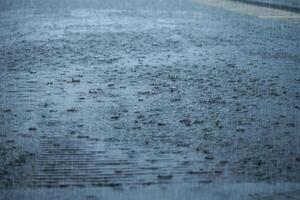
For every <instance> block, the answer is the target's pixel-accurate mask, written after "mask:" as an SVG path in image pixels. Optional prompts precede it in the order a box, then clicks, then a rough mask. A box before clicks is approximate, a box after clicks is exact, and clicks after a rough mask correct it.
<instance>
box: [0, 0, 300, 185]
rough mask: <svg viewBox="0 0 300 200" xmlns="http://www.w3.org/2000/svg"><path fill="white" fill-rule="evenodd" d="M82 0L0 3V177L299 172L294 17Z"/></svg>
mask: <svg viewBox="0 0 300 200" xmlns="http://www.w3.org/2000/svg"><path fill="white" fill-rule="evenodd" d="M78 2H79V1H75V2H73V3H72V5H70V4H69V3H68V2H67V1H60V2H54V1H52V2H51V4H50V3H49V2H48V3H45V5H36V4H34V1H33V4H32V5H28V4H26V6H23V7H22V9H20V5H10V6H11V7H9V8H11V9H6V10H5V11H2V12H1V13H0V29H1V30H0V41H1V42H0V67H1V72H0V119H1V120H0V127H1V128H0V137H1V139H0V142H1V145H0V158H1V160H2V162H0V186H1V187H2V188H50V187H51V188H66V187H74V186H75V187H77V186H78V187H104V186H105V187H111V188H117V189H130V188H133V187H147V186H149V185H161V184H162V185H163V184H167V185H168V184H172V183H185V184H194V183H200V184H212V183H221V184H223V183H224V184H225V183H236V182H242V183H244V182H263V183H265V182H267V183H268V182H296V183H298V182H299V180H300V173H299V172H300V149H299V147H300V140H299V139H300V138H299V137H300V135H299V126H300V113H299V109H300V91H299V85H300V71H299V64H300V56H299V52H300V42H299V41H300V34H299V33H300V27H299V25H298V24H290V23H286V22H279V21H272V20H266V19H258V18H255V17H251V16H245V15H242V14H238V13H231V12H227V11H224V10H221V9H217V8H210V7H206V6H203V5H201V4H197V3H194V2H189V1H183V0H176V1H169V0H166V1H137V0H132V1H126V3H124V2H123V3H122V2H121V3H120V2H119V1H118V2H117V1H116V2H114V1H100V3H99V1H98V3H95V2H93V1H90V2H88V3H85V4H84V5H83V4H81V3H78ZM25 7H26V9H23V8H25ZM16 8H18V9H16Z"/></svg>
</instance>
